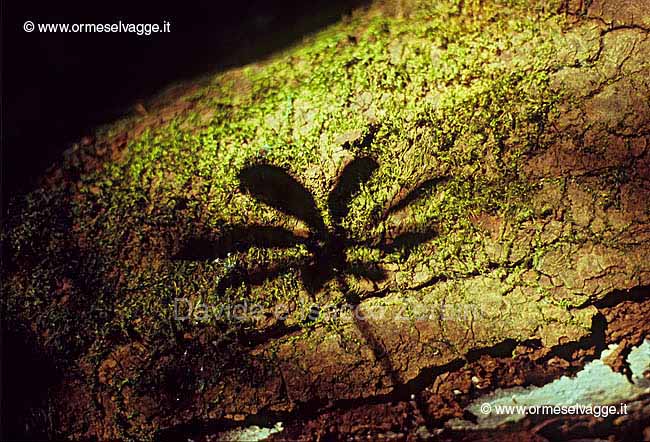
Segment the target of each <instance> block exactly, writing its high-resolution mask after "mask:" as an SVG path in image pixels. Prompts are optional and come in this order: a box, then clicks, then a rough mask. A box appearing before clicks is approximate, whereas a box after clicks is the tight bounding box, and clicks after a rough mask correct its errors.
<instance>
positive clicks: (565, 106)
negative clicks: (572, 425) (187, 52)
mask: <svg viewBox="0 0 650 442" xmlns="http://www.w3.org/2000/svg"><path fill="white" fill-rule="evenodd" d="M647 11H648V9H647V8H646V9H643V8H639V7H638V6H637V5H636V4H634V5H632V4H628V3H622V4H619V2H616V1H613V0H612V1H609V2H608V1H603V2H595V3H592V4H591V6H589V7H587V6H584V7H583V6H580V7H574V6H573V5H572V4H558V3H552V2H534V3H528V2H507V1H496V0H495V1H488V2H454V1H436V2H415V1H413V2H388V3H382V4H377V5H374V6H372V7H370V8H369V9H368V10H363V11H359V12H358V13H357V14H355V15H354V16H353V17H351V18H349V19H347V20H345V21H344V22H342V23H340V24H337V25H335V26H333V27H331V28H329V29H327V30H325V31H323V32H321V33H319V34H317V35H314V36H312V37H309V38H308V39H307V40H306V41H305V42H304V43H302V44H300V45H298V46H297V47H294V48H291V49H288V50H287V51H286V52H284V53H282V54H277V55H276V56H274V57H273V58H272V59H270V60H268V61H266V62H264V63H258V64H255V65H251V66H246V67H243V68H241V69H234V70H231V71H228V72H224V73H220V74H217V75H214V76H213V77H209V78H206V79H203V80H201V81H198V82H196V83H195V84H190V85H182V86H179V87H177V88H174V89H170V90H169V91H167V92H166V93H164V94H162V95H161V96H160V97H158V98H156V99H154V100H152V102H151V103H150V104H147V107H148V114H147V115H144V116H142V115H134V116H133V117H130V118H127V119H125V120H123V121H120V122H117V123H115V124H113V125H110V126H107V127H105V128H102V129H100V130H98V131H97V133H96V134H94V136H93V137H87V138H85V139H84V140H83V141H82V142H80V143H79V144H78V145H75V146H74V147H73V149H72V150H71V151H70V152H69V154H68V155H67V156H66V157H65V158H64V160H63V161H62V162H61V164H59V165H58V166H57V167H55V168H54V169H53V170H52V171H51V173H49V174H48V176H47V177H46V178H45V179H44V181H43V184H42V186H41V187H39V188H38V189H37V190H35V191H34V192H32V193H30V194H29V195H27V196H25V197H24V198H20V199H17V200H16V201H15V203H14V205H13V206H12V210H11V213H10V217H9V218H8V219H7V223H6V225H5V229H4V233H3V245H4V247H5V248H6V250H7V251H8V252H9V253H8V255H7V256H8V259H6V260H5V262H4V265H5V269H4V272H3V285H4V286H5V288H6V292H7V296H6V299H5V303H6V308H7V313H8V317H9V319H10V321H11V324H12V327H18V328H20V327H26V328H28V329H29V333H31V334H33V335H34V336H35V339H36V341H37V342H38V344H39V346H40V348H41V349H42V351H44V352H46V353H47V354H48V355H51V357H52V358H53V359H54V360H55V361H56V362H57V364H58V366H59V367H61V368H62V369H63V372H64V378H63V381H62V382H61V383H60V384H59V385H56V386H55V387H54V390H55V391H56V393H55V394H54V395H53V413H54V416H53V419H54V422H56V425H55V427H56V433H57V435H59V436H60V437H69V438H72V439H86V438H90V437H98V438H100V439H114V438H125V439H128V438H133V439H149V438H152V437H154V436H155V435H156V434H157V433H156V432H158V431H160V430H164V429H166V428H170V427H174V426H180V427H177V428H180V429H181V431H182V429H183V428H185V427H183V426H182V425H184V424H188V425H189V424H191V423H194V424H196V423H197V422H211V423H213V425H214V427H215V428H216V429H218V428H220V427H222V426H228V425H232V423H233V422H237V421H240V420H243V419H245V418H246V417H247V416H250V415H257V414H264V413H270V414H277V415H278V416H284V417H285V418H286V419H291V416H292V415H294V414H296V415H297V414H299V413H300V412H301V410H302V409H303V407H304V404H306V403H309V404H312V405H313V404H320V405H321V406H326V405H327V404H328V402H330V403H331V401H340V400H346V399H349V400H356V399H360V398H381V397H384V396H385V397H386V398H389V397H390V396H389V395H390V393H391V392H393V391H395V390H396V389H397V390H399V389H400V388H401V387H400V386H403V385H410V384H409V382H411V383H412V382H414V380H418V383H420V382H421V380H420V379H419V378H418V376H421V375H422V373H425V372H426V370H432V369H434V368H436V367H446V366H448V364H450V363H453V362H454V361H457V360H459V359H460V360H462V358H464V357H465V356H466V355H467V354H468V352H472V351H475V350H478V349H483V348H491V347H493V346H496V345H498V344H500V343H503V342H511V341H514V342H518V343H523V342H538V343H540V344H541V345H542V346H544V347H553V346H557V345H564V344H567V343H568V342H577V341H579V340H580V339H583V338H585V337H588V336H589V334H590V333H591V331H592V321H593V318H594V316H595V314H596V313H597V311H598V310H597V308H596V307H595V306H594V305H595V304H596V303H597V302H598V301H599V300H601V299H603V298H604V297H605V296H606V295H609V294H611V293H613V292H615V291H617V290H620V291H624V290H629V289H632V288H634V287H640V286H645V285H649V284H650V260H648V256H650V244H649V242H648V238H649V236H650V218H649V216H650V206H649V201H650V198H649V194H650V192H649V191H650V188H649V183H650V180H649V177H650V156H649V155H650V148H649V146H648V141H649V139H650V138H649V135H648V129H647V128H648V127H649V123H650V102H649V101H648V97H649V96H650V94H649V91H650V84H649V81H650V80H649V79H650V66H649V64H648V60H649V59H650V57H649V55H650V40H648V27H649V26H650V16H649V15H648V12H647ZM359 158H363V159H367V161H371V162H372V164H374V165H376V170H375V171H374V173H368V174H367V176H365V177H364V178H367V179H366V180H364V181H363V182H360V183H358V184H359V186H358V189H357V188H355V189H353V190H356V191H355V192H354V194H353V195H352V196H353V197H352V198H351V199H350V202H349V205H344V206H343V207H342V208H339V209H336V210H333V204H334V203H332V200H333V199H334V200H336V198H333V197H331V196H330V195H332V194H334V195H335V196H336V195H339V193H337V192H338V190H337V189H340V188H341V186H342V185H341V184H340V183H341V180H343V179H344V178H343V177H344V176H345V174H346V170H348V168H349V166H350V165H351V164H354V162H355V159H359ZM257 164H264V165H272V166H274V167H276V168H281V169H282V170H284V171H286V173H288V174H289V175H290V176H292V177H293V179H295V184H291V185H288V184H287V183H286V182H282V181H281V180H280V181H278V179H274V178H273V177H271V178H268V180H267V181H264V180H262V181H263V182H262V184H261V185H259V186H261V187H262V188H263V187H264V186H265V185H269V184H276V185H280V184H278V183H282V185H283V186H288V187H291V186H294V187H295V186H300V185H302V186H304V187H305V189H306V190H307V194H308V195H311V196H310V198H313V201H314V203H315V211H316V213H317V214H318V215H319V216H321V217H322V219H323V225H322V226H314V225H313V224H314V223H310V219H309V218H308V217H305V216H303V218H304V219H299V217H296V216H292V215H291V214H293V215H296V214H297V215H298V216H301V214H302V215H304V213H305V210H306V208H305V206H304V205H302V206H301V205H300V204H298V206H299V208H298V209H296V210H294V211H293V212H292V211H291V210H287V206H289V205H291V204H295V202H296V198H298V197H295V195H294V194H295V191H296V189H295V188H294V189H289V188H287V192H290V191H292V192H293V193H286V194H285V196H284V197H283V196H282V195H283V192H280V193H279V196H278V197H279V198H280V201H279V202H276V203H271V204H264V201H265V200H264V198H262V197H260V196H259V195H257V198H256V197H255V196H256V195H255V189H253V191H251V188H250V187H248V188H247V187H246V186H245V185H243V184H242V182H243V178H242V175H241V171H242V170H244V169H245V168H246V167H250V166H252V165H257ZM251 170H253V169H251ZM361 175H363V174H362V173H361ZM260 192H261V191H260ZM258 193H259V192H258ZM288 195H294V198H293V200H292V199H291V198H290V197H289V196H288ZM341 195H343V194H341ZM343 196H344V195H343ZM343 196H341V198H343ZM282 198H285V200H284V201H282ZM341 198H339V200H340V199H341ZM298 199H299V198H298ZM328 201H329V203H328ZM266 202H267V203H269V201H268V200H266ZM273 206H275V207H273ZM278 207H280V208H284V209H285V210H284V212H283V211H282V210H277V208H278ZM300 207H301V208H300ZM337 210H338V212H337ZM341 211H342V212H341ZM286 212H290V215H287V213H286ZM341 213H343V214H345V217H343V218H342V219H340V220H339V217H340V215H341ZM310 224H311V225H310ZM251 226H273V227H274V228H282V229H285V230H283V231H282V232H283V234H285V233H286V234H287V235H288V234H291V235H292V237H291V238H292V241H294V243H295V246H292V247H281V248H279V247H262V246H264V245H267V246H268V245H277V244H276V243H274V241H276V240H277V232H279V231H280V230H279V229H278V230H272V232H275V236H274V237H273V238H275V239H273V240H271V239H269V238H270V237H269V236H268V235H267V236H265V237H263V238H261V240H260V237H259V235H260V234H259V231H258V233H255V235H258V236H255V237H253V236H251V235H253V233H251V232H252V231H251V230H250V227H251ZM265 228H268V227H265ZM237 229H239V230H237ZM233 231H234V232H239V233H237V234H235V235H234V237H231V238H229V239H227V240H226V239H224V238H225V235H226V234H228V235H231V234H232V232H233ZM319 232H321V233H319ZM323 232H325V233H323ZM310 234H311V235H312V236H311V238H315V239H314V240H313V241H314V242H309V241H303V240H304V239H305V238H309V235H310ZM405 234H409V235H405ZM319 235H321V236H319ZM323 235H325V236H323ZM327 235H330V236H327ZM262 236H263V235H262ZM271 236H273V234H272V235H271ZM323 237H327V238H330V239H329V240H328V241H330V242H332V244H339V243H341V244H345V245H346V247H345V249H344V250H343V249H342V250H339V249H336V253H335V252H334V251H333V250H334V249H332V248H327V247H325V248H324V249H323V248H319V247H320V246H317V245H314V244H315V243H318V241H321V242H322V238H323ZM398 240H403V241H398ZM265 241H266V242H265ZM256 243H258V244H257V246H256ZM294 243H292V244H294ZM382 245H383V247H382ZM323 247H324V246H323ZM332 247H335V246H332ZM206 250H207V252H209V253H207V254H206V253H204V252H205V251H206ZM315 250H316V251H317V252H315ZM318 250H320V252H318ZM188 251H189V252H190V253H189V254H187V253H185V252H188ZM192 252H195V253H192ZM227 252H231V253H227ZM184 253H185V254H184ZM314 253H316V254H318V253H322V254H323V256H321V258H323V259H324V260H322V261H323V262H327V258H328V256H329V255H328V254H337V256H338V254H339V253H342V254H343V255H341V256H344V258H343V259H342V260H340V264H341V265H342V266H343V267H345V268H337V269H336V271H335V272H333V273H332V277H330V278H324V279H326V280H325V281H322V284H319V285H317V286H309V284H308V283H306V281H307V280H309V277H310V276H311V277H312V279H313V276H314V275H309V272H310V269H312V270H311V271H312V272H315V273H319V272H320V271H321V270H322V269H318V268H317V269H315V271H314V268H313V266H312V267H310V265H312V264H313V263H314V262H315V260H316V261H318V260H317V259H316V258H315V257H314ZM360 262H363V263H364V265H365V266H367V267H369V268H372V269H374V273H372V272H371V273H368V272H366V273H363V272H359V271H356V270H355V268H356V267H355V265H356V263H360ZM339 267H340V266H339ZM327 271H329V270H327ZM314 287H315V289H314ZM177 298H184V299H185V300H186V302H191V303H192V304H193V305H196V303H197V302H203V303H205V304H207V305H210V306H214V307H216V308H226V309H227V308H229V307H230V306H233V305H236V304H239V305H241V304H243V303H246V305H248V306H251V305H259V306H261V307H262V308H264V309H265V311H266V312H267V313H268V312H275V311H278V309H280V310H282V312H283V313H286V318H284V319H282V320H280V319H278V317H277V315H272V314H262V315H253V317H250V318H247V320H246V321H244V322H241V321H233V320H229V319H227V318H222V319H221V320H211V321H197V320H194V321H176V320H174V303H175V299H177ZM176 302H178V301H176ZM342 305H349V306H351V307H352V308H353V312H356V313H357V314H359V313H362V314H364V315H365V316H367V318H366V319H367V320H365V321H359V319H358V318H357V319H355V318H354V316H353V313H351V312H350V311H347V312H343V313H341V314H336V315H333V314H328V312H329V313H331V312H332V311H334V310H335V309H336V308H338V307H341V306H342ZM314 307H317V308H318V309H319V310H320V312H321V313H320V314H319V315H315V314H312V317H311V318H310V319H311V320H305V316H306V315H307V314H308V313H309V312H310V311H311V312H312V313H313V312H314V311H315V310H313V308H314ZM305 308H307V310H305ZM309 309H312V310H309ZM195 319H196V318H195ZM432 382H433V379H431V383H432ZM425 383H426V382H425ZM418 394H419V392H418ZM378 400H379V399H378ZM379 401H380V400H379ZM419 412H420V413H426V412H425V411H422V410H420V411H419ZM425 420H426V419H425ZM197 425H198V424H197Z"/></svg>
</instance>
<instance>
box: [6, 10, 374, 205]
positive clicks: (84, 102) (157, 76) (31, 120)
mask: <svg viewBox="0 0 650 442" xmlns="http://www.w3.org/2000/svg"><path fill="white" fill-rule="evenodd" d="M363 2H364V0H344V1H341V0H310V1H298V0H237V1H220V0H213V1H179V2H174V3H168V4H165V3H162V2H153V1H144V2H143V1H139V0H129V1H125V0H117V1H109V2H101V1H88V0H86V1H77V0H72V1H63V2H61V1H53V0H49V1H44V0H39V1H33V0H32V1H30V0H8V1H3V2H2V3H3V7H4V11H3V14H2V16H3V21H4V23H3V26H2V28H3V29H2V30H3V101H4V102H3V115H4V118H3V119H4V121H3V123H4V124H3V130H4V134H3V135H4V140H3V169H4V183H3V184H4V185H3V196H4V198H3V213H4V209H5V208H6V202H7V200H8V196H10V195H13V194H15V193H17V192H22V191H25V190H26V189H29V188H30V186H32V185H33V182H34V179H35V178H36V177H37V176H38V175H39V174H41V173H42V172H43V170H44V169H45V168H46V167H48V166H49V165H50V164H52V163H53V161H55V160H57V159H58V158H59V157H60V154H61V152H62V151H63V150H65V148H66V147H68V146H69V144H70V143H71V142H74V141H78V140H79V139H80V138H81V137H82V136H83V135H84V134H86V133H87V132H89V131H90V129H91V128H92V127H93V126H96V125H97V124H100V123H107V122H110V121H112V120H114V119H115V118H117V117H119V116H120V115H121V114H122V113H123V112H124V111H125V110H128V108H129V106H130V105H132V104H133V103H134V102H135V101H137V100H140V99H144V98H147V97H148V96H150V95H152V94H153V93H154V92H156V91H159V90H160V89H162V88H163V87H164V86H166V85H168V84H170V83H172V82H174V81H178V80H181V79H186V78H192V77H194V76H197V75H201V74H205V73H209V72H215V71H218V70H219V69H223V68H225V67H229V66H233V65H239V64H244V63H247V62H250V61H254V60H256V59H258V58H262V57H264V56H267V55H269V54H270V53H271V52H272V51H274V50H277V49H280V48H282V47H285V46H286V45H288V44H291V43H293V42H295V41H297V40H299V39H300V38H302V37H303V36H304V35H305V34H307V33H310V32H315V31H318V30H319V29H320V28H322V27H323V26H325V25H327V24H329V23H332V22H334V21H336V20H338V19H340V18H341V16H342V15H344V14H347V13H349V12H350V11H351V9H352V8H353V7H354V6H358V5H360V4H361V3H363ZM119 19H122V21H123V22H129V23H162V22H163V20H169V21H170V22H171V28H170V29H171V32H170V33H158V34H152V35H150V36H146V35H143V36H138V35H137V34H120V33H117V34H113V33H96V34H91V33H67V34H66V33H43V34H41V33H39V32H38V31H34V32H32V33H27V32H24V31H23V23H24V22H25V21H26V20H31V21H33V22H34V23H39V22H40V23H69V24H73V23H114V22H117V20H119Z"/></svg>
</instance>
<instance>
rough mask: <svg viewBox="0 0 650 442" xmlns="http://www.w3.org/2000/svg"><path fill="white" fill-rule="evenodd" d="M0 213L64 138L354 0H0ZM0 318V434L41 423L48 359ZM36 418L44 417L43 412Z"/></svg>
mask: <svg viewBox="0 0 650 442" xmlns="http://www.w3.org/2000/svg"><path fill="white" fill-rule="evenodd" d="M0 3H1V4H2V8H3V10H2V11H1V13H0V16H1V18H2V214H3V217H4V214H6V209H7V207H8V203H9V201H10V200H11V198H12V197H14V196H17V195H20V194H22V193H24V192H26V191H29V190H30V189H31V188H33V186H34V184H35V183H36V180H37V179H38V177H39V176H40V175H41V174H42V173H43V172H44V171H45V169H46V168H47V167H49V166H50V165H52V164H53V163H55V162H56V161H58V160H59V158H60V157H61V153H62V152H63V151H64V150H65V149H66V148H68V147H69V146H70V144H71V143H72V142H74V141H78V140H79V139H80V138H81V137H82V136H84V135H85V134H88V133H90V132H91V130H92V128H93V127H94V126H96V125H98V124H103V123H108V122H111V121H112V120H114V119H116V118H118V117H119V116H120V115H122V114H123V113H125V112H127V111H129V110H130V108H131V106H132V105H133V103H134V102H136V101H138V100H142V99H146V98H147V97H149V96H151V95H152V94H154V93H155V92H157V91H159V90H161V89H162V88H164V87H165V86H166V85H169V84H171V83H173V82H176V81H179V80H183V79H188V78H193V77H195V76H200V75H203V74H206V73H211V72H217V71H219V70H221V69H224V68H226V67H230V66H234V65H241V64H245V63H247V62H251V61H255V60H257V59H260V58H263V57H265V56H268V55H269V54H271V53H272V52H273V51H274V50H278V49H281V48H283V47H286V46H287V45H289V44H291V43H294V42H296V41H298V40H300V39H301V38H302V37H303V36H304V35H306V34H308V33H311V32H316V31H318V30H319V29H321V28H322V27H324V26H326V25H328V24H330V23H333V22H334V21H337V20H339V19H340V18H341V16H342V15H344V14H348V13H349V12H350V11H351V10H352V8H353V7H355V6H360V5H361V4H362V3H365V0H310V1H298V0H237V1H232V2H224V1H219V0H215V1H201V2H197V1H187V0H186V1H179V2H175V3H170V4H163V3H161V2H153V1H144V2H143V1H138V0H129V1H124V0H117V1H109V2H101V1H92V0H86V1H76V0H74V1H63V2H61V1H54V0H48V1H44V0H39V1H30V0H4V1H0ZM119 19H121V20H122V21H123V22H129V23H162V22H163V20H169V21H170V22H171V32H170V33H158V34H152V35H150V36H138V35H136V34H108V33H101V34H89V33H83V34H80V33H77V34H73V33H69V34H64V33H56V34H53V33H48V34H40V33H39V32H37V31H34V32H32V33H26V32H24V31H23V23H24V22H25V21H26V20H31V21H33V22H34V23H36V24H38V23H39V22H40V23H69V24H73V23H114V22H117V20H119ZM5 325H6V324H5V323H4V322H3V326H2V336H1V338H2V339H1V344H2V368H1V369H2V384H1V389H2V402H1V403H0V406H1V411H2V425H1V434H0V439H2V440H8V439H9V440H13V439H21V440H34V439H40V438H43V437H45V435H46V434H47V428H46V427H47V426H48V425H49V424H48V422H47V419H46V415H47V413H46V410H47V391H48V388H49V386H50V385H52V384H53V383H55V382H56V379H57V376H58V375H57V370H58V368H57V367H55V366H53V365H51V363H50V362H49V359H48V358H47V355H42V354H39V353H38V352H37V351H36V350H35V348H34V346H33V345H31V344H30V343H29V342H28V338H27V336H23V335H21V334H20V333H19V332H16V331H15V330H14V331H11V332H8V331H7V329H6V327H5ZM44 419H45V420H44Z"/></svg>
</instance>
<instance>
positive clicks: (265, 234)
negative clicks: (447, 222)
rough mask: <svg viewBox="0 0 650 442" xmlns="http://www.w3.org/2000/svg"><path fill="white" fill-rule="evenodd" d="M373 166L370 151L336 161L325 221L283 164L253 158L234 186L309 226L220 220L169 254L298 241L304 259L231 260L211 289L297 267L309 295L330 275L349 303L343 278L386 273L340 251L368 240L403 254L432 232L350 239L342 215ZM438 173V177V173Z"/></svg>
mask: <svg viewBox="0 0 650 442" xmlns="http://www.w3.org/2000/svg"><path fill="white" fill-rule="evenodd" d="M378 168H379V165H378V163H377V162H376V161H375V160H374V159H372V158H370V157H360V158H356V159H354V160H352V161H350V162H349V163H348V164H346V165H345V166H344V167H343V170H342V172H341V173H340V174H339V176H338V177H337V179H336V181H335V183H334V186H333V188H332V190H331V191H330V193H329V195H328V199H327V207H328V211H329V215H330V220H331V223H330V225H329V226H328V225H326V223H325V222H324V220H323V217H322V216H321V213H320V212H319V210H318V207H317V205H316V203H315V200H314V197H313V196H312V194H311V193H310V192H309V191H308V190H307V189H306V188H305V186H304V185H303V184H301V183H300V182H299V181H298V180H297V179H295V178H294V177H293V176H291V174H290V173H289V172H287V171H286V170H284V169H282V168H280V167H277V166H274V165H269V164H255V165H251V166H247V167H245V168H243V169H242V170H241V171H240V173H239V175H238V180H239V189H240V191H241V192H242V193H245V194H248V195H250V196H251V197H253V198H254V199H256V200H258V201H259V202H261V203H263V204H265V205H268V206H270V207H273V208H274V209H276V210H278V211H280V212H282V213H284V214H286V215H289V216H292V217H295V218H297V219H299V220H301V221H303V222H304V223H305V224H306V225H307V226H308V228H309V232H308V233H307V234H306V235H305V234H301V235H299V234H297V233H295V232H292V231H291V230H288V229H285V228H283V227H279V226H268V225H259V224H248V225H230V226H225V227H224V228H222V229H221V231H220V232H219V233H218V234H216V235H204V236H201V237H195V238H191V239H190V240H188V241H187V242H186V243H185V244H184V246H183V247H182V249H181V250H180V252H179V253H178V254H177V255H176V256H175V258H176V259H182V260H193V261H203V260H205V261H208V260H214V259H223V258H226V257H227V256H229V255H230V254H232V253H245V252H246V251H248V250H249V249H250V248H253V247H256V248H275V249H289V248H292V247H296V246H304V247H305V248H306V250H307V251H308V254H307V257H306V258H301V259H298V258H293V259H284V260H283V259H279V260H277V261H276V262H274V263H273V264H272V265H263V264H256V263H253V264H252V265H251V264H249V265H247V267H246V268H245V269H244V268H242V267H241V266H235V267H234V268H232V269H231V270H230V271H229V272H228V274H226V275H224V277H223V278H221V279H220V280H219V282H218V285H217V287H216V289H217V292H219V293H221V292H223V291H225V290H226V289H227V288H228V287H235V286H240V285H241V284H242V283H243V284H244V285H245V286H246V287H249V288H250V287H252V286H255V285H261V284H263V283H264V282H265V281H268V280H271V279H273V278H275V277H277V276H279V275H280V274H282V273H285V272H290V271H295V270H296V269H298V270H299V275H300V278H301V280H302V282H303V286H304V287H305V289H306V290H307V292H308V293H309V294H310V295H311V296H312V298H313V297H314V296H315V295H316V294H317V293H318V292H319V291H320V290H322V288H323V287H324V286H325V285H326V284H327V283H328V282H330V281H334V282H336V283H337V284H338V286H339V289H340V290H341V292H343V294H344V295H346V298H347V300H348V302H350V303H352V304H354V305H357V304H358V303H359V302H360V299H359V297H358V296H357V295H356V294H354V293H352V291H351V290H350V287H349V286H348V284H347V282H346V278H347V277H348V276H353V277H356V278H364V279H367V280H370V281H372V282H373V283H380V282H382V281H384V280H385V279H386V278H387V273H386V271H385V270H384V269H383V268H381V266H379V265H377V264H374V263H366V262H363V261H353V262H350V261H348V259H347V258H346V253H345V252H346V249H348V248H349V247H354V246H369V247H373V248H376V249H379V250H380V252H381V253H394V252H401V253H409V252H410V250H411V249H413V248H414V247H416V246H418V245H420V244H422V243H424V242H426V241H428V240H430V239H432V238H433V237H435V236H436V232H435V231H434V230H433V229H430V228H424V229H418V231H405V232H401V233H399V234H396V235H383V236H382V237H380V238H372V239H370V240H364V241H358V240H355V239H353V238H352V235H350V233H349V232H347V231H346V229H345V228H344V225H343V221H344V219H345V218H346V216H347V215H348V214H349V211H350V208H351V205H352V202H353V200H354V198H355V196H356V195H357V194H358V192H359V190H360V189H361V188H362V186H363V185H364V184H365V183H367V182H368V181H369V180H370V179H371V177H372V176H373V174H374V173H375V172H376V171H377V169H378ZM443 179H444V178H443ZM440 182H441V179H439V178H436V179H431V180H427V181H424V182H422V183H420V184H419V185H418V186H416V187H415V188H413V189H410V190H404V191H402V192H400V193H399V194H398V195H397V196H396V197H395V198H394V199H393V201H391V202H390V203H389V204H388V205H387V207H386V208H385V209H384V210H383V211H381V213H379V214H378V216H375V217H374V218H375V219H374V220H373V221H372V222H373V223H374V224H375V225H376V224H378V223H379V222H382V221H384V220H386V219H387V218H388V217H390V216H391V215H392V214H394V213H396V212H399V211H401V210H403V209H405V208H407V207H408V206H409V205H411V204H413V203H414V202H415V201H417V200H419V199H421V198H423V197H425V196H427V195H428V194H429V191H430V190H431V189H432V188H434V187H435V186H437V185H438V184H439V183H440Z"/></svg>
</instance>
